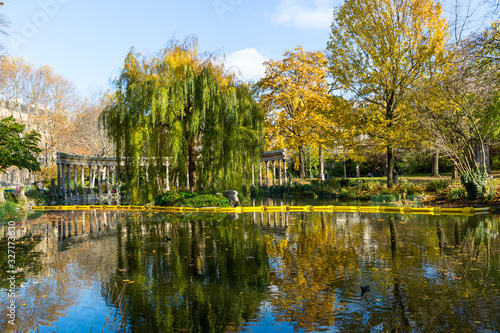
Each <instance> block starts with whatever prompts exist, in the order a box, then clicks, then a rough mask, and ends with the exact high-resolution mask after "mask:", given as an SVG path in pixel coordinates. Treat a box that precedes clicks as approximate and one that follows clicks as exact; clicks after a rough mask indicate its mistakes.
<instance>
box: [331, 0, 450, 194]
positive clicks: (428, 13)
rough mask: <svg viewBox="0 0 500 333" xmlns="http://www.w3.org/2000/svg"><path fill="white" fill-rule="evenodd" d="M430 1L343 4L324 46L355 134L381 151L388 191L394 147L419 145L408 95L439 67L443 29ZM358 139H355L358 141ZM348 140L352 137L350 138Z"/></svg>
mask: <svg viewBox="0 0 500 333" xmlns="http://www.w3.org/2000/svg"><path fill="white" fill-rule="evenodd" d="M441 14H442V9H441V6H440V5H439V3H435V2H434V1H433V0H346V1H345V3H344V5H342V6H341V7H339V8H337V9H336V10H335V11H334V20H333V23H332V27H331V35H330V40H329V42H328V47H327V48H328V51H329V52H330V54H329V63H330V72H331V77H332V79H333V84H332V88H333V89H335V90H338V91H344V92H347V95H346V96H349V97H350V99H351V101H352V102H353V105H354V111H355V113H352V112H351V111H350V112H351V113H350V114H348V115H346V117H345V119H346V120H351V121H352V122H351V123H350V124H349V123H345V124H344V126H345V129H346V131H349V130H350V129H353V130H355V131H356V132H357V133H358V134H361V135H363V136H365V137H366V139H365V140H363V141H364V142H360V144H366V143H367V142H366V141H369V144H367V146H370V147H373V148H374V149H375V150H377V151H383V150H385V151H386V152H387V166H388V173H387V185H388V187H392V185H393V182H392V172H393V168H394V157H393V154H394V148H403V147H408V146H411V145H412V144H413V143H415V142H416V141H418V140H419V136H420V133H419V132H418V126H417V125H416V124H417V119H418V117H419V115H418V113H417V111H416V110H415V108H414V107H412V105H411V103H410V101H409V98H408V97H409V95H410V92H411V91H412V89H413V88H414V86H415V84H416V82H417V80H419V79H421V78H422V77H426V76H429V75H430V73H431V71H436V70H437V68H438V67H439V66H440V65H442V64H443V63H445V50H444V47H445V44H446V39H447V24H446V21H445V19H444V18H442V17H441ZM358 137H359V136H358ZM353 138H354V136H353Z"/></svg>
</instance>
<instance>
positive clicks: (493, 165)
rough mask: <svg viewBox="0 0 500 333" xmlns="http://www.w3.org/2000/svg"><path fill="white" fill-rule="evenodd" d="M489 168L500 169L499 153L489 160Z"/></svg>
mask: <svg viewBox="0 0 500 333" xmlns="http://www.w3.org/2000/svg"><path fill="white" fill-rule="evenodd" d="M491 169H492V170H500V155H497V156H495V157H493V159H492V160H491Z"/></svg>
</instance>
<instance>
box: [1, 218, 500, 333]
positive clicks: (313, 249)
mask: <svg viewBox="0 0 500 333" xmlns="http://www.w3.org/2000/svg"><path fill="white" fill-rule="evenodd" d="M498 221H499V217H498V216H496V215H476V216H458V215H441V216H434V215H403V214H381V213H279V212H278V213H245V214H239V215H236V214H232V215H224V214H219V215H208V214H207V215H203V214H191V215H189V214H188V215H180V214H167V213H144V212H137V211H102V210H87V211H52V212H45V214H43V215H42V216H39V217H36V218H35V219H32V220H27V221H24V222H22V221H18V222H16V223H15V228H14V229H10V230H15V237H23V236H24V238H22V242H29V241H30V240H31V239H35V240H37V243H36V245H35V247H34V249H35V250H36V251H39V252H40V255H39V256H38V257H33V258H31V259H30V260H24V261H22V262H16V265H17V268H18V269H20V271H22V273H20V274H19V275H18V277H17V279H16V281H15V284H16V288H15V298H14V299H15V306H16V312H15V314H16V319H15V326H14V325H12V324H11V323H9V321H10V320H11V319H10V318H9V317H8V314H9V309H8V308H7V306H8V305H9V304H11V303H9V302H10V300H11V299H12V298H9V285H8V284H6V282H5V281H6V280H5V279H6V278H7V277H8V276H10V274H8V273H7V272H6V271H3V272H2V275H1V276H2V280H3V282H2V283H3V284H2V285H1V289H0V303H1V304H2V310H1V313H0V316H1V317H0V331H1V332H26V331H32V332H124V331H125V332H141V333H142V332H238V331H243V332H265V331H269V330H273V331H280V332H300V331H304V332H306V331H311V330H313V331H328V332H360V331H371V332H387V331H395V332H403V331H406V332H412V331H413V332H427V331H432V332H449V331H460V332H496V331H499V330H500V315H499V313H500V239H499V237H498V235H499V230H498ZM8 227H9V226H8V224H4V225H2V227H0V235H2V236H3V235H8V232H9V231H10V230H9V229H8ZM23 244H24V243H23ZM19 246H21V242H18V243H17V245H16V247H19ZM17 249H18V250H19V248H17ZM2 251H7V249H6V248H5V247H3V248H2ZM17 259H18V258H16V260H17ZM361 286H364V287H366V286H369V291H367V292H364V293H363V294H362V292H361ZM367 289H368V288H367Z"/></svg>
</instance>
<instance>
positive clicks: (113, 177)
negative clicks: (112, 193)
mask: <svg viewBox="0 0 500 333" xmlns="http://www.w3.org/2000/svg"><path fill="white" fill-rule="evenodd" d="M115 177H116V165H114V166H113V172H112V173H111V185H112V186H113V187H115Z"/></svg>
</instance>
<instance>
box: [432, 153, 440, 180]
mask: <svg viewBox="0 0 500 333" xmlns="http://www.w3.org/2000/svg"><path fill="white" fill-rule="evenodd" d="M432 177H440V176H439V150H437V149H436V150H435V151H434V153H433V154H432Z"/></svg>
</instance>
